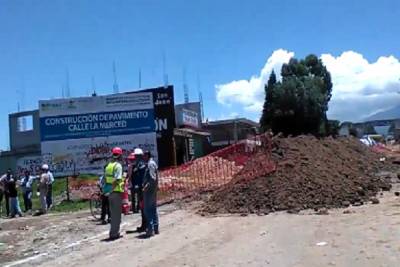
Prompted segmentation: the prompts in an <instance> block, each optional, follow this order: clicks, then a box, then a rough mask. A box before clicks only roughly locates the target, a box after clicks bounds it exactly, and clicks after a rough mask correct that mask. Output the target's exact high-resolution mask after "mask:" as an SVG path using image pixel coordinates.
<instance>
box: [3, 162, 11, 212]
mask: <svg viewBox="0 0 400 267" xmlns="http://www.w3.org/2000/svg"><path fill="white" fill-rule="evenodd" d="M11 179H13V175H12V171H11V169H8V170H7V173H6V174H4V175H3V176H1V178H0V184H1V187H2V188H3V192H2V193H3V194H2V196H1V200H2V198H3V196H4V199H5V201H6V214H7V217H9V216H10V190H9V182H10V180H11ZM0 202H2V201H0Z"/></svg>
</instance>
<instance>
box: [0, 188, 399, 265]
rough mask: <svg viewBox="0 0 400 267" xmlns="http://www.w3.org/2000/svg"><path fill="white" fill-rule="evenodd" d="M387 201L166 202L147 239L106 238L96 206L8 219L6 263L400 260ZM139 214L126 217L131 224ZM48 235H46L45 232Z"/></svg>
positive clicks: (392, 202) (394, 204)
mask: <svg viewBox="0 0 400 267" xmlns="http://www.w3.org/2000/svg"><path fill="white" fill-rule="evenodd" d="M398 190H400V186H399V184H395V185H394V186H393V188H392V190H391V191H390V192H384V193H383V195H379V196H378V198H379V200H380V204H377V205H373V204H368V205H364V206H361V207H350V208H347V209H333V210H329V214H328V215H317V214H315V212H314V211H310V210H307V211H302V212H300V214H288V213H286V212H277V213H272V214H269V215H266V216H257V215H249V216H243V217H242V216H216V217H204V216H200V215H198V214H197V213H196V210H197V208H198V205H199V203H194V204H191V205H189V206H185V207H181V206H179V207H178V206H177V205H167V206H163V207H161V209H160V213H161V223H162V224H161V226H162V228H161V230H162V232H161V235H159V236H157V237H155V238H152V239H150V240H142V239H139V238H138V237H137V234H124V238H123V239H121V240H118V241H115V242H112V243H105V242H101V241H100V240H101V239H103V238H105V237H106V236H107V230H108V227H107V226H99V225H96V223H95V222H93V221H92V220H91V218H90V216H89V214H88V213H77V214H64V215H49V216H45V217H39V218H22V219H17V220H12V221H11V220H6V221H2V222H1V224H0V225H1V227H2V230H1V231H0V242H1V243H2V244H1V246H0V248H1V257H0V265H1V266H49V267H50V266H63V267H67V266H71V267H72V266H96V267H102V266H107V267H108V266H111V265H113V266H130V267H131V266H285V267H286V266H297V267H300V266H304V267H305V266H307V267H313V266H315V267H317V266H318V267H319V266H352V267H357V266H360V267H361V266H363V267H364V266H374V267H377V266H397V265H398V262H400V231H399V230H400V198H399V197H396V196H395V195H394V191H398ZM137 222H138V216H132V215H131V216H125V217H124V223H123V225H124V226H123V228H124V230H129V229H133V228H134V226H136V225H137ZM42 237H43V238H42Z"/></svg>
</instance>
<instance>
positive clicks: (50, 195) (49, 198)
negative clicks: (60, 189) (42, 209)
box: [46, 184, 53, 209]
mask: <svg viewBox="0 0 400 267" xmlns="http://www.w3.org/2000/svg"><path fill="white" fill-rule="evenodd" d="M46 203H47V209H49V208H50V206H51V205H53V185H52V184H49V185H48V189H47V195H46Z"/></svg>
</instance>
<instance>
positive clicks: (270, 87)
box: [260, 70, 276, 131]
mask: <svg viewBox="0 0 400 267" xmlns="http://www.w3.org/2000/svg"><path fill="white" fill-rule="evenodd" d="M275 84H276V75H275V72H274V70H272V72H271V74H270V75H269V79H268V83H267V84H266V85H265V87H264V90H265V101H264V106H263V111H262V114H261V119H260V125H261V126H262V130H263V131H266V130H267V129H268V128H269V127H270V123H271V121H269V120H268V119H269V118H270V116H267V114H268V113H269V112H271V111H272V107H271V105H270V103H272V97H273V91H274V86H275Z"/></svg>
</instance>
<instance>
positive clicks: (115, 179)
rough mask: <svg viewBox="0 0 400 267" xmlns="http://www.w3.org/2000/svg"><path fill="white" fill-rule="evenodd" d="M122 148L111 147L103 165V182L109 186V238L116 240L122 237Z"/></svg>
mask: <svg viewBox="0 0 400 267" xmlns="http://www.w3.org/2000/svg"><path fill="white" fill-rule="evenodd" d="M121 157H122V149H121V148H120V147H114V148H113V149H112V159H111V161H110V162H109V163H108V164H107V166H106V167H105V173H104V177H105V180H106V181H105V182H106V184H107V185H109V186H111V190H110V193H109V197H108V199H109V203H110V213H111V228H110V237H109V240H116V239H118V238H120V237H122V236H121V235H120V233H119V230H120V224H121V213H122V193H123V192H124V179H123V178H122V165H121V163H120V162H121Z"/></svg>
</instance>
